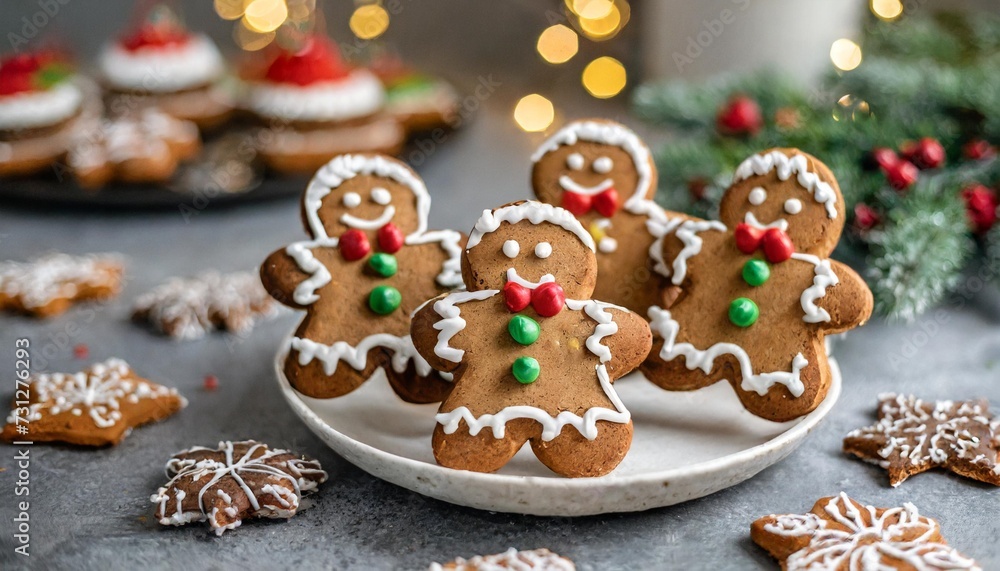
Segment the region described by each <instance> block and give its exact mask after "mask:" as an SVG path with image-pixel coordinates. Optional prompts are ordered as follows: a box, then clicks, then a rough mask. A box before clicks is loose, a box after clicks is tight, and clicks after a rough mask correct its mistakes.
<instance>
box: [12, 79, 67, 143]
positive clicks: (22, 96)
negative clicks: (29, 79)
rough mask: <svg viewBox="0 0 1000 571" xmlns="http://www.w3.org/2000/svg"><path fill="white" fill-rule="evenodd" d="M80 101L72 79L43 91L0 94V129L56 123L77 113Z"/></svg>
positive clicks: (32, 127) (29, 127)
mask: <svg viewBox="0 0 1000 571" xmlns="http://www.w3.org/2000/svg"><path fill="white" fill-rule="evenodd" d="M82 102H83V93H82V92H81V91H80V88H79V87H78V86H77V85H76V84H74V83H73V82H72V81H62V82H60V83H59V84H57V85H56V86H54V87H52V88H51V89H47V90H45V91H29V92H24V93H15V94H13V95H7V96H3V97H0V130H5V131H6V130H10V131H14V130H19V129H37V128H40V127H50V126H52V125H56V124H58V123H61V122H63V121H65V120H67V119H70V118H71V117H73V116H74V115H76V114H77V112H78V111H79V110H80V105H81V103H82Z"/></svg>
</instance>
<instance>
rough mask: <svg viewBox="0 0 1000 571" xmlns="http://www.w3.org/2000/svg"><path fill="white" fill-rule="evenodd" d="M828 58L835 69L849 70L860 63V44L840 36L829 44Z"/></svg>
mask: <svg viewBox="0 0 1000 571" xmlns="http://www.w3.org/2000/svg"><path fill="white" fill-rule="evenodd" d="M830 60H831V61H833V65H834V66H836V67H837V69H839V70H842V71H851V70H852V69H854V68H856V67H858V66H859V65H861V46H859V45H858V44H856V43H854V42H852V41H851V40H848V39H847V38H841V39H839V40H837V41H835V42H833V45H832V46H830Z"/></svg>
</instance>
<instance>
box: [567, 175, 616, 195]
mask: <svg viewBox="0 0 1000 571" xmlns="http://www.w3.org/2000/svg"><path fill="white" fill-rule="evenodd" d="M614 184H615V181H613V180H611V179H610V178H608V179H604V182H602V183H600V184H597V185H594V186H582V185H580V184H579V183H577V182H576V181H574V180H573V179H571V178H570V177H569V176H567V175H562V176H561V177H559V186H561V187H562V189H563V190H568V191H569V192H575V193H577V194H587V195H591V194H600V193H602V192H604V191H605V190H608V189H609V188H611V187H612V186H614Z"/></svg>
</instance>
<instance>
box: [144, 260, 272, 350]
mask: <svg viewBox="0 0 1000 571" xmlns="http://www.w3.org/2000/svg"><path fill="white" fill-rule="evenodd" d="M274 309H275V305H274V300H272V299H271V297H270V296H269V295H268V294H267V292H266V291H264V288H263V287H261V284H260V279H259V278H258V277H257V276H256V275H255V274H251V273H247V272H234V273H230V274H220V273H218V272H206V273H204V274H202V275H200V276H197V277H194V278H172V279H171V280H170V281H168V282H167V283H165V284H163V285H161V286H159V287H157V288H155V289H153V290H152V291H150V292H148V293H146V294H143V295H142V296H140V297H139V299H137V300H136V302H135V307H134V308H133V310H132V319H134V320H135V321H139V322H143V323H148V324H149V325H151V326H152V327H153V328H154V329H156V330H157V331H159V332H161V333H164V334H166V335H169V336H170V337H174V338H176V339H198V338H200V337H204V336H205V335H206V334H208V332H210V331H212V330H214V329H222V330H225V331H229V332H230V333H235V334H237V335H239V334H243V333H247V332H249V331H250V329H252V328H253V325H254V321H255V320H256V319H257V318H258V317H261V316H266V315H270V314H272V313H273V312H274Z"/></svg>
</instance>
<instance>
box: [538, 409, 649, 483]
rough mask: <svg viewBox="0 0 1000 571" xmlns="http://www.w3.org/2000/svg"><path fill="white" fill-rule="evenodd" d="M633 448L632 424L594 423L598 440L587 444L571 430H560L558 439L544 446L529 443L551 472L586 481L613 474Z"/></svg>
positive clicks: (577, 433) (603, 421) (589, 441)
mask: <svg viewBox="0 0 1000 571" xmlns="http://www.w3.org/2000/svg"><path fill="white" fill-rule="evenodd" d="M631 445H632V421H629V422H628V424H620V423H617V422H608V421H605V420H600V421H598V422H597V438H595V439H593V440H587V439H586V438H585V437H584V436H583V435H582V434H580V431H578V430H577V429H576V428H574V427H572V426H566V427H564V428H563V430H562V432H561V433H560V434H559V436H556V437H555V438H553V439H552V440H550V441H548V442H545V441H543V440H542V439H541V437H534V438H532V439H531V449H532V450H533V451H534V452H535V456H537V457H538V459H539V460H540V461H541V462H542V464H545V465H546V466H548V468H549V469H550V470H552V471H553V472H555V473H556V474H559V475H561V476H568V477H571V478H589V477H595V476H603V475H605V474H607V473H609V472H611V471H612V470H614V469H615V468H616V467H617V466H618V464H620V463H621V461H622V460H623V459H624V458H625V454H626V453H627V452H628V449H629V447H630V446H631Z"/></svg>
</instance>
